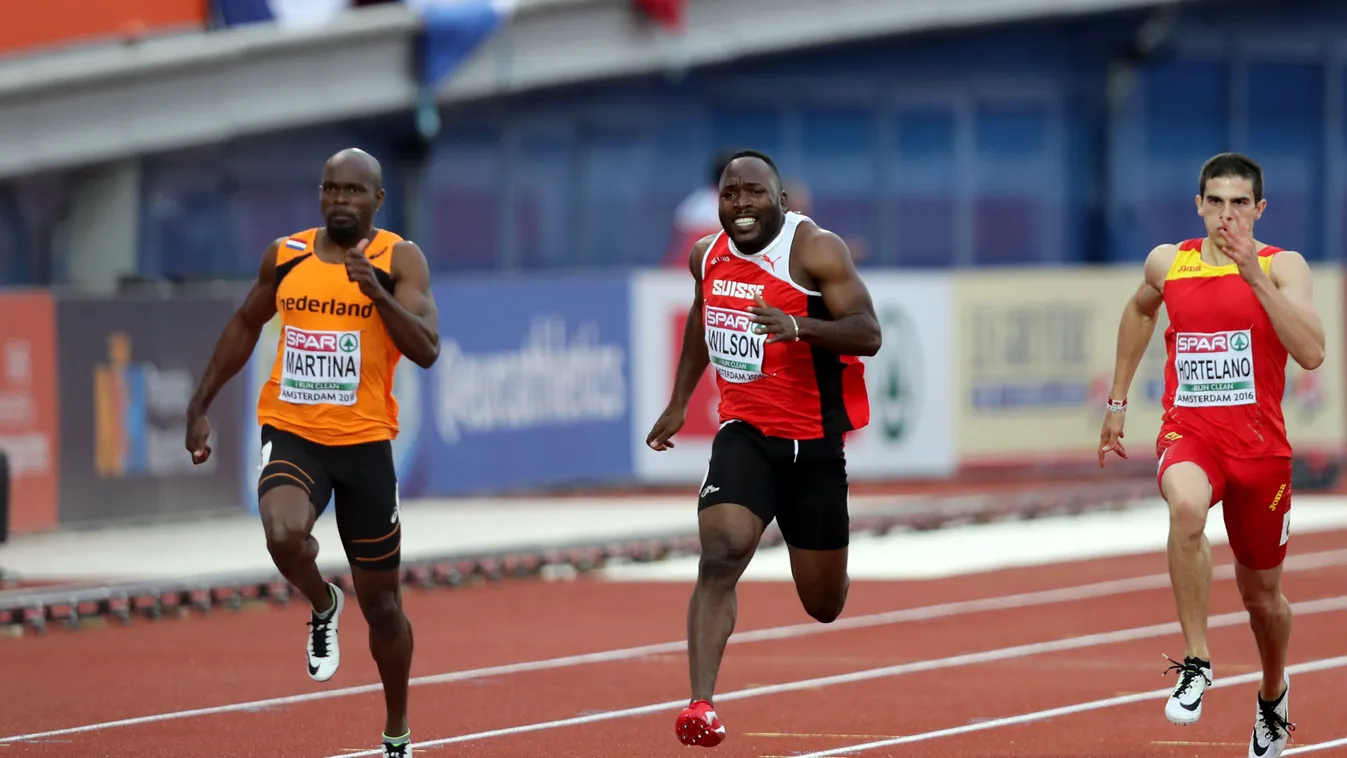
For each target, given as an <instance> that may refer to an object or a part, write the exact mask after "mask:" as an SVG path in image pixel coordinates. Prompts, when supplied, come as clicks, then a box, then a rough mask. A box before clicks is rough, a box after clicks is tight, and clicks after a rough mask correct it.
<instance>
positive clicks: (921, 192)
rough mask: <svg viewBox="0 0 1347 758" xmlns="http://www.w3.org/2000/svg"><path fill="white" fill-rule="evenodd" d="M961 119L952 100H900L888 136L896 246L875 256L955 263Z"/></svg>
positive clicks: (892, 260) (916, 262)
mask: <svg viewBox="0 0 1347 758" xmlns="http://www.w3.org/2000/svg"><path fill="white" fill-rule="evenodd" d="M957 127H958V120H957V117H956V114H955V111H954V108H953V106H949V107H944V106H940V105H931V106H918V105H905V106H899V107H898V108H897V109H896V111H895V113H894V116H893V121H892V127H891V130H890V134H889V135H888V138H889V153H890V155H891V156H892V162H891V164H890V166H889V168H888V170H889V177H888V184H889V187H890V188H891V193H892V194H891V198H890V199H889V201H888V202H889V204H890V205H889V212H890V213H891V214H892V219H893V223H892V229H893V230H894V237H895V239H894V243H895V244H894V250H893V253H892V255H888V254H886V253H887V251H878V252H879V254H878V255H875V256H874V258H876V259H879V260H881V261H882V262H884V263H886V264H890V263H891V264H897V265H901V266H908V267H910V266H922V267H945V266H953V265H954V264H955V259H956V252H957V251H956V245H957V243H958V235H957V234H956V228H957V225H958V223H959V219H958V208H959V202H958V191H959V187H958V175H959V171H958V160H957V154H956V149H955V145H956V144H957V140H956V130H957Z"/></svg>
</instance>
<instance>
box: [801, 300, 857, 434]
mask: <svg viewBox="0 0 1347 758" xmlns="http://www.w3.org/2000/svg"><path fill="white" fill-rule="evenodd" d="M806 302H807V303H808V305H807V313H808V315H809V318H816V319H820V320H822V321H831V320H832V314H831V313H829V312H828V306H827V304H825V303H824V302H823V297H822V296H820V295H809V296H808V300H807V301H806ZM810 352H811V354H812V355H813V358H814V380H815V381H816V382H818V396H819V414H820V417H821V418H822V419H823V434H824V436H830V435H834V434H841V433H843V432H849V431H851V430H852V428H853V427H852V425H851V419H850V418H849V417H848V416H847V406H846V402H845V401H844V400H843V398H842V369H843V366H842V359H841V358H840V357H838V355H837V353H834V352H832V351H830V350H823V349H821V348H817V347H811V348H810Z"/></svg>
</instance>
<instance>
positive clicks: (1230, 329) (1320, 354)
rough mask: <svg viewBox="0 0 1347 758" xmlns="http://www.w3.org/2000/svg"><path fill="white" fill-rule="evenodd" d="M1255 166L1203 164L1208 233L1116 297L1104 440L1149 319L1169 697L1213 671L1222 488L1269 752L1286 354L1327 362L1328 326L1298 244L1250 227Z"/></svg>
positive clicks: (1261, 741)
mask: <svg viewBox="0 0 1347 758" xmlns="http://www.w3.org/2000/svg"><path fill="white" fill-rule="evenodd" d="M1266 206H1267V201H1266V200H1264V199H1263V171H1262V169H1261V168H1259V166H1258V164H1256V163H1254V162H1253V161H1252V160H1250V159H1249V158H1247V157H1245V156H1242V155H1238V154H1234V153H1223V154H1221V155H1217V156H1215V157H1213V158H1211V159H1210V160H1208V161H1207V163H1206V164H1205V165H1204V166H1203V167H1202V172H1201V174H1200V176H1199V180H1198V195H1197V211H1198V215H1200V216H1201V217H1202V219H1203V221H1204V222H1205V224H1206V231H1207V236H1206V237H1205V238H1202V239H1193V240H1188V241H1186V242H1182V243H1180V244H1178V245H1161V246H1159V247H1157V248H1155V249H1154V250H1152V251H1151V253H1150V255H1149V256H1148V257H1147V258H1146V265H1145V276H1144V281H1143V282H1142V284H1141V286H1140V287H1139V288H1138V289H1137V292H1136V294H1135V295H1133V296H1132V299H1131V301H1130V302H1129V303H1128V305H1127V307H1126V308H1125V309H1124V310H1123V317H1122V323H1121V325H1120V327H1119V331H1118V353H1117V364H1116V367H1115V370H1114V378H1113V389H1112V392H1111V394H1110V399H1109V404H1108V408H1107V410H1106V413H1105V416H1104V424H1103V430H1102V431H1101V433H1100V440H1099V465H1100V466H1103V465H1104V457H1105V455H1106V454H1107V453H1109V452H1114V453H1117V454H1118V455H1119V456H1120V457H1123V458H1126V457H1127V451H1126V448H1125V447H1124V446H1123V442H1122V437H1123V421H1124V419H1125V417H1126V416H1125V414H1126V410H1127V390H1128V387H1130V386H1131V383H1132V377H1133V376H1134V375H1135V373H1136V370H1137V366H1138V364H1140V362H1141V357H1142V354H1143V353H1145V351H1146V345H1147V343H1148V342H1149V341H1150V338H1151V335H1152V333H1153V331H1154V329H1155V321H1156V315H1157V314H1158V313H1159V310H1160V306H1161V304H1163V305H1164V307H1165V311H1166V312H1167V313H1168V315H1169V322H1170V324H1169V328H1168V329H1167V330H1166V331H1165V346H1166V350H1167V353H1168V360H1167V363H1166V366H1165V394H1164V409H1165V411H1164V416H1163V421H1162V425H1161V429H1160V435H1159V439H1158V440H1157V442H1156V453H1157V455H1158V456H1159V466H1158V471H1157V477H1158V481H1159V485H1160V491H1161V493H1162V494H1163V495H1164V498H1165V500H1166V501H1167V502H1168V503H1169V546H1168V553H1169V573H1170V579H1171V583H1172V584H1173V589H1174V598H1175V600H1176V602H1177V606H1178V614H1179V623H1180V626H1181V627H1182V628H1183V637H1184V643H1185V646H1186V655H1185V658H1184V662H1183V663H1178V662H1174V661H1171V662H1173V663H1174V666H1172V667H1171V668H1170V670H1172V671H1177V672H1178V676H1179V681H1178V683H1177V684H1176V685H1175V688H1174V692H1173V693H1172V694H1171V696H1170V698H1169V700H1168V701H1167V702H1166V704H1165V716H1166V717H1167V718H1168V719H1169V720H1170V721H1171V722H1173V723H1175V724H1192V723H1194V722H1196V721H1197V720H1198V718H1200V717H1201V715H1202V695H1203V692H1204V691H1205V690H1206V689H1207V688H1208V687H1210V686H1211V683H1212V666H1211V655H1210V653H1209V651H1208V649H1207V608H1208V598H1207V595H1208V590H1209V587H1210V584H1211V546H1210V544H1209V543H1208V542H1207V538H1206V536H1205V535H1204V529H1205V527H1206V522H1207V511H1208V509H1209V508H1211V507H1212V506H1214V505H1215V504H1216V503H1218V502H1220V503H1223V510H1224V517H1225V525H1226V530H1227V532H1228V533H1229V535H1230V547H1231V550H1232V551H1233V552H1234V554H1235V559H1236V562H1237V563H1236V566H1235V579H1236V583H1237V584H1238V585H1239V591H1240V595H1241V596H1242V597H1243V599H1244V607H1245V608H1246V609H1248V612H1249V619H1250V624H1251V626H1252V627H1253V633H1254V639H1255V641H1256V642H1257V644H1258V651H1259V654H1260V656H1261V658H1262V665H1263V680H1262V685H1261V686H1260V688H1259V691H1258V705H1257V710H1256V715H1255V721H1254V730H1253V738H1252V739H1251V741H1250V743H1249V756H1250V758H1275V756H1278V755H1281V753H1282V751H1283V750H1284V749H1285V747H1286V743H1287V736H1288V735H1287V732H1288V731H1289V730H1291V729H1293V728H1294V727H1292V726H1291V724H1290V721H1289V717H1290V711H1289V699H1290V679H1289V678H1288V677H1287V675H1286V650H1287V646H1288V644H1289V642H1290V636H1291V607H1290V605H1289V604H1288V603H1287V601H1286V598H1285V597H1283V596H1282V592H1281V566H1282V561H1283V560H1284V559H1285V557H1286V545H1287V542H1288V540H1289V539H1290V535H1291V523H1290V510H1291V445H1290V443H1289V442H1288V440H1287V437H1286V425H1285V423H1284V421H1283V418H1282V407H1281V401H1282V393H1283V391H1284V388H1285V383H1286V359H1287V356H1288V355H1289V356H1290V357H1292V358H1294V359H1295V361H1296V363H1299V364H1300V365H1301V366H1303V367H1304V368H1305V369H1307V370H1313V369H1315V368H1318V367H1319V365H1320V364H1322V363H1323V361H1324V328H1323V324H1322V323H1321V321H1320V319H1319V316H1318V314H1317V312H1316V311H1315V307H1314V301H1313V298H1312V295H1311V287H1310V269H1309V266H1308V265H1307V264H1306V263H1305V259H1304V257H1302V256H1301V255H1300V254H1299V253H1295V252H1291V251H1289V250H1282V249H1280V248H1276V247H1272V246H1271V245H1265V244H1263V243H1261V242H1257V241H1255V240H1254V238H1253V225H1254V222H1255V221H1257V220H1258V219H1259V218H1261V217H1262V215H1263V209H1264V208H1265V207H1266Z"/></svg>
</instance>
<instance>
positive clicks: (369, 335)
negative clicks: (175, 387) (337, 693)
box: [187, 149, 440, 758]
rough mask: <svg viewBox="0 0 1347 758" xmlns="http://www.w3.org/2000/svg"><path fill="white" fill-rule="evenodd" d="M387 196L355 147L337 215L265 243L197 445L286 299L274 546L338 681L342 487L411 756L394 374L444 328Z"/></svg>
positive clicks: (206, 450)
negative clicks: (328, 545) (384, 222)
mask: <svg viewBox="0 0 1347 758" xmlns="http://www.w3.org/2000/svg"><path fill="white" fill-rule="evenodd" d="M383 199H384V189H383V174H382V170H381V168H380V166H379V163H378V161H376V160H375V159H374V158H373V157H372V156H370V155H369V154H368V153H365V152H364V151H361V150H355V149H351V150H343V151H342V152H340V153H337V154H336V155H334V156H333V157H332V158H331V159H330V160H329V161H328V162H327V164H326V165H325V166H324V168H323V182H322V186H321V208H322V213H323V218H324V220H325V221H326V225H325V226H323V227H320V228H316V229H309V230H307V231H303V232H299V233H297V234H293V235H290V236H289V237H283V238H281V239H278V240H276V241H275V242H273V243H272V244H271V246H270V247H269V248H267V251H266V253H265V254H264V255H263V256H262V264H261V267H260V268H259V270H258V275H257V281H256V282H255V283H254V284H253V287H252V289H251V290H250V291H249V293H248V296H247V298H246V299H245V300H244V302H243V305H242V306H240V307H239V310H238V312H237V313H236V314H235V315H234V317H233V318H232V319H231V320H230V322H229V324H228V325H227V326H226V327H225V330H224V334H223V335H221V337H220V341H219V343H218V344H217V345H216V348H215V354H214V355H213V356H212V357H211V360H210V364H209V365H208V366H207V367H206V371H205V373H204V374H203V375H202V377H201V383H200V386H199V387H198V388H197V392H196V395H195V396H194V397H193V399H192V402H191V405H190V406H189V408H188V417H187V449H188V451H189V452H190V453H191V455H192V459H193V461H195V462H196V463H201V462H203V461H205V460H206V459H207V458H208V457H209V455H210V447H209V446H208V445H207V441H208V439H209V436H210V424H209V423H208V422H207V421H206V415H205V414H206V409H207V408H208V407H209V406H210V403H211V401H212V400H213V399H214V398H215V396H216V394H217V393H219V391H220V389H221V388H222V387H223V386H224V385H225V383H226V382H227V381H229V379H230V378H231V377H233V375H234V374H235V373H237V372H238V371H239V369H241V368H242V367H243V366H244V364H246V363H247V361H248V358H249V356H251V355H252V352H253V349H254V348H255V346H256V345H257V340H258V338H259V336H260V334H261V331H262V327H263V326H264V325H265V324H266V323H267V322H268V321H270V320H271V318H272V317H273V316H275V315H278V314H279V316H280V322H281V323H280V326H281V334H280V342H279V345H278V346H277V350H276V362H275V366H274V367H273V368H272V372H271V378H270V379H269V380H268V381H267V383H266V385H265V386H264V387H263V388H262V392H261V397H260V398H259V399H258V403H257V418H258V422H259V424H261V427H262V430H261V436H262V460H261V462H260V465H259V466H258V468H259V470H260V473H259V475H258V482H257V495H258V508H259V510H260V511H261V516H262V525H263V528H264V531H265V533H266V539H267V549H268V551H269V552H270V553H271V557H272V560H273V561H274V562H275V564H276V568H277V569H278V570H279V571H280V572H281V574H282V575H284V576H285V578H286V579H288V580H289V581H290V583H291V584H293V585H295V586H296V587H297V588H298V589H299V590H300V592H302V593H304V596H305V597H306V598H308V600H309V602H310V603H311V604H312V606H313V613H312V618H311V619H310V621H309V624H310V631H309V641H308V650H307V658H308V671H309V676H310V677H311V678H313V679H314V680H315V681H319V682H323V681H327V680H328V679H331V678H332V675H333V674H335V673H336V671H337V666H338V665H339V664H340V663H341V654H340V649H339V647H338V635H337V629H338V623H339V619H340V616H341V611H342V608H343V606H344V603H345V600H344V597H343V594H342V590H341V589H339V588H338V587H336V586H335V585H332V584H329V583H328V582H326V581H325V580H324V579H323V577H322V575H321V574H320V573H319V572H318V566H317V563H316V559H317V557H318V543H317V541H316V540H314V539H313V536H312V531H313V524H314V522H315V521H316V520H317V519H318V517H319V516H320V515H321V514H322V513H323V511H324V510H325V509H326V508H327V504H328V501H329V499H331V500H332V501H333V502H334V510H335V512H336V519H337V529H338V531H339V533H340V535H341V541H342V547H343V548H344V550H345V552H346V557H347V560H348V561H349V563H350V565H351V572H352V578H353V579H354V581H355V592H356V596H357V598H358V599H359V601H360V609H361V612H362V613H363V614H364V616H365V620H366V621H367V622H368V624H369V636H370V652H371V653H372V654H373V657H374V659H375V661H376V662H377V663H378V667H379V674H380V677H381V678H382V680H383V691H384V703H385V706H386V707H385V711H386V713H385V722H384V733H383V740H382V753H383V755H384V756H385V757H387V756H397V757H399V758H405V756H410V755H411V733H410V730H409V728H408V725H407V688H408V678H409V675H410V671H411V660H412V637H411V627H410V625H409V624H408V623H407V617H406V615H405V614H404V613H403V610H402V595H401V575H400V572H399V571H398V568H399V566H400V565H401V555H402V552H401V551H402V519H401V516H400V512H399V508H398V479H397V472H396V471H395V470H394V466H393V449H392V440H393V439H394V438H395V437H396V436H397V432H398V406H397V401H396V400H394V398H393V376H394V373H395V372H396V369H397V364H398V361H399V360H400V359H401V358H402V356H404V355H405V356H407V357H408V358H409V359H411V360H412V361H413V362H415V363H416V364H417V365H419V366H421V367H423V368H429V367H430V366H431V365H432V364H433V363H434V362H435V359H436V358H437V357H438V356H439V350H440V339H439V326H438V320H439V316H438V312H437V310H436V308H435V300H434V298H433V297H432V296H431V292H430V272H429V269H428V267H427V265H426V257H425V254H424V253H423V252H422V251H421V249H420V248H419V247H417V246H416V245H415V244H413V243H411V242H408V241H406V240H404V239H402V238H401V237H399V236H398V235H396V234H394V233H392V232H389V231H386V230H383V229H376V228H375V227H374V216H375V214H376V213H377V212H378V210H379V208H380V207H381V206H382V204H383Z"/></svg>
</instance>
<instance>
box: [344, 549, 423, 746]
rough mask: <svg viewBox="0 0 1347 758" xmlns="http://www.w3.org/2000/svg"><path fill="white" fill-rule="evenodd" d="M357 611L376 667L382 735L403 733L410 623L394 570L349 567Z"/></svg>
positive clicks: (405, 728)
mask: <svg viewBox="0 0 1347 758" xmlns="http://www.w3.org/2000/svg"><path fill="white" fill-rule="evenodd" d="M351 578H352V579H353V580H354V581H355V595H356V598H357V599H358V600H359V601H360V612H361V613H363V614H364V616H365V621H366V622H368V623H369V650H370V654H371V655H372V656H373V657H374V662H375V664H377V665H378V667H379V679H380V680H381V681H382V682H383V685H384V706H385V708H386V709H387V711H388V718H387V722H386V723H385V725H384V734H386V735H388V736H389V737H401V736H402V735H404V734H406V733H407V688H408V680H409V679H410V678H411V671H412V624H411V622H410V621H408V620H407V614H405V613H403V611H402V580H401V574H400V572H398V571H397V570H390V571H369V570H366V569H361V568H355V567H352V571H351Z"/></svg>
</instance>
